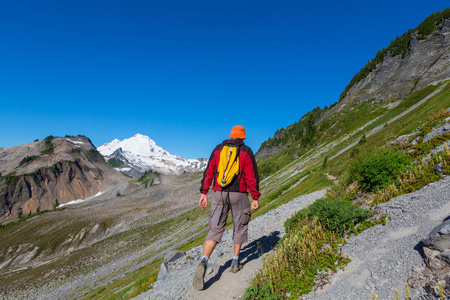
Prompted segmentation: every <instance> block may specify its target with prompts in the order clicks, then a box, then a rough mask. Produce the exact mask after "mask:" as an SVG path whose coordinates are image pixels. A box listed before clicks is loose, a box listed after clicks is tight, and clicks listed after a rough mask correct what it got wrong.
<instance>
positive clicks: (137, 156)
mask: <svg viewBox="0 0 450 300" xmlns="http://www.w3.org/2000/svg"><path fill="white" fill-rule="evenodd" d="M118 149H120V151H121V154H122V155H123V156H124V157H125V158H126V160H127V161H128V164H129V165H131V166H132V167H134V168H137V169H139V170H141V171H146V170H156V171H159V172H161V173H169V174H173V173H175V174H179V173H183V172H198V171H203V170H204V169H205V168H206V164H207V161H205V160H203V159H186V158H183V157H180V156H177V155H174V154H172V153H170V152H168V151H166V150H164V149H163V148H161V147H159V146H158V145H157V144H156V143H155V142H154V141H153V140H152V139H150V138H149V137H148V136H145V135H142V134H136V135H134V136H133V137H131V138H128V139H125V140H123V141H120V140H118V139H115V140H113V141H111V142H109V143H106V144H103V145H101V146H99V147H98V148H97V150H98V151H99V152H100V153H101V154H102V155H103V156H105V157H109V156H111V155H112V154H113V153H114V152H115V151H116V150H118Z"/></svg>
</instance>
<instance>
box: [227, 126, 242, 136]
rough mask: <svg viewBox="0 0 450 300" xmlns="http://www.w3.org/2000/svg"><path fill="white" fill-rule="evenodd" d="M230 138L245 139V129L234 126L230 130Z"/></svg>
mask: <svg viewBox="0 0 450 300" xmlns="http://www.w3.org/2000/svg"><path fill="white" fill-rule="evenodd" d="M230 138H232V139H245V129H244V127H242V126H239V125H236V126H234V127H233V129H231V133H230Z"/></svg>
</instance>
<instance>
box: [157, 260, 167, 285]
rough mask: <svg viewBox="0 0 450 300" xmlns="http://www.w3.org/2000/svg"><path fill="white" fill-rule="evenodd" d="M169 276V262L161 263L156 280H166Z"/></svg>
mask: <svg viewBox="0 0 450 300" xmlns="http://www.w3.org/2000/svg"><path fill="white" fill-rule="evenodd" d="M168 276H169V270H168V269H167V264H166V263H164V262H163V263H162V264H161V267H160V268H159V273H158V279H156V281H160V280H164V279H166V278H167V277H168Z"/></svg>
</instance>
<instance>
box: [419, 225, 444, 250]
mask: <svg viewBox="0 0 450 300" xmlns="http://www.w3.org/2000/svg"><path fill="white" fill-rule="evenodd" d="M422 243H423V244H424V246H426V247H428V248H430V249H433V250H438V251H440V252H443V251H445V250H447V249H450V220H447V221H444V222H442V223H441V224H439V225H438V226H436V227H435V228H434V229H433V230H432V231H431V232H430V233H428V234H427V235H426V236H425V237H424V238H423V239H422Z"/></svg>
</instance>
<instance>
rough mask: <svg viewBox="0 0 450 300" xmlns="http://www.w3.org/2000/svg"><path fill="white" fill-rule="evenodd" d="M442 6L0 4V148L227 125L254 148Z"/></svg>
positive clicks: (184, 150) (208, 130)
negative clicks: (241, 130)
mask: <svg viewBox="0 0 450 300" xmlns="http://www.w3.org/2000/svg"><path fill="white" fill-rule="evenodd" d="M446 3H447V2H446V1H442V0H440V1H435V0H428V1H423V0H420V1H419V0H408V1H406V0H398V1H397V0H394V1H392V0H389V1H387V0H381V1H376V2H373V1H360V0H359V1H329V0H325V1H298V0H293V1H284V0H279V1H273V0H272V1H264V0H258V1H256V0H254V1H245V0H238V1H234V0H228V1H210V0H208V1H207V0H205V1H196V0H190V1H171V0H166V1H144V0H141V1H135V0H127V1H119V0H103V1H99V0H89V1H87V0H70V1H69V0H40V1H37V0H34V1H22V0H17V1H12V0H11V1H1V8H0V28H1V29H0V41H1V45H0V101H1V102H0V103H1V108H0V146H3V147H11V146H15V145H20V144H26V143H29V142H32V141H34V140H35V139H44V138H45V137H46V136H48V135H54V136H64V135H77V134H83V135H86V136H88V137H89V138H91V140H92V141H93V143H94V144H95V146H99V145H101V144H103V143H106V142H109V141H111V140H113V139H115V138H118V139H121V140H122V139H125V138H128V137H131V136H133V135H134V134H136V133H141V134H144V135H148V136H149V137H150V138H152V139H153V140H155V142H156V143H157V144H158V145H160V146H161V147H163V148H164V149H166V150H168V151H170V152H172V153H173V154H176V155H181V156H183V157H187V158H196V157H209V155H210V153H211V151H212V149H213V147H214V146H215V145H216V144H217V143H219V142H220V141H222V140H223V139H225V138H227V137H228V134H229V133H230V130H231V127H232V126H233V125H237V124H239V125H243V126H244V127H245V128H246V130H247V136H248V138H247V140H246V143H247V144H248V145H249V146H250V147H252V148H253V150H254V152H256V151H257V150H258V148H259V146H260V145H261V143H262V142H263V141H264V140H266V139H268V138H269V137H271V136H273V134H274V132H275V130H276V129H278V128H281V127H286V126H288V125H290V124H292V123H294V122H295V121H297V120H298V119H300V118H301V116H303V115H304V114H305V113H306V112H308V111H310V110H312V109H313V108H314V107H317V106H320V107H324V106H325V105H330V104H331V103H334V102H336V101H337V100H338V99H339V95H340V93H341V92H342V91H343V89H344V88H345V86H346V85H347V84H348V82H349V81H350V79H351V78H352V77H353V75H354V74H355V73H357V72H358V71H359V69H360V68H361V67H363V66H364V65H365V63H366V62H367V61H369V60H370V59H372V58H373V57H374V56H375V54H376V52H377V51H378V49H381V48H383V47H387V46H388V45H389V43H390V41H391V40H393V39H395V38H396V36H397V35H402V34H403V33H404V32H405V31H407V30H408V29H410V28H414V27H417V25H418V24H419V23H420V22H421V21H422V20H424V19H425V18H426V17H427V16H428V15H430V14H431V13H432V12H436V11H438V10H441V11H442V10H444V9H445V8H446V6H447V4H446Z"/></svg>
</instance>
